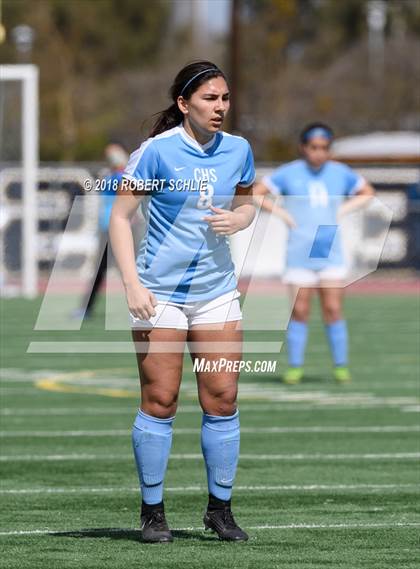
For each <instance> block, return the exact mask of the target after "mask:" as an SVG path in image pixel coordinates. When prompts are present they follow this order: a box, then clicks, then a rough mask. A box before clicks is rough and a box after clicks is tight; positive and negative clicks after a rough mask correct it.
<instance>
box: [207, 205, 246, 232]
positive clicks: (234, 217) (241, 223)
mask: <svg viewBox="0 0 420 569" xmlns="http://www.w3.org/2000/svg"><path fill="white" fill-rule="evenodd" d="M210 209H211V211H212V212H214V215H207V216H206V217H203V221H207V223H208V224H209V225H210V227H211V228H212V229H213V231H214V232H215V233H217V234H218V235H233V234H234V233H236V232H237V231H240V230H241V229H244V228H245V227H247V220H246V218H245V216H244V215H243V214H242V213H239V212H235V211H231V210H229V209H221V208H220V207H214V206H213V205H211V206H210Z"/></svg>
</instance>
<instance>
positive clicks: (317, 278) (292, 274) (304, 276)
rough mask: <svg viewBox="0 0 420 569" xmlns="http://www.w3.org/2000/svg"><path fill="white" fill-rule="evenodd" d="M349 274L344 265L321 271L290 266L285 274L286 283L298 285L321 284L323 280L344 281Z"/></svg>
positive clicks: (284, 280) (310, 285)
mask: <svg viewBox="0 0 420 569" xmlns="http://www.w3.org/2000/svg"><path fill="white" fill-rule="evenodd" d="M346 276H347V268H346V267H344V266H336V267H327V268H326V269H322V270H321V271H314V270H312V269H305V268H303V267H290V268H288V269H286V271H285V272H284V274H283V282H284V283H285V284H293V285H297V286H307V287H312V286H319V285H320V283H321V282H323V281H325V282H331V281H342V280H343V279H345V278H346Z"/></svg>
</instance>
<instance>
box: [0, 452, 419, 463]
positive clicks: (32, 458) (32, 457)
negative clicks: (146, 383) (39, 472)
mask: <svg viewBox="0 0 420 569" xmlns="http://www.w3.org/2000/svg"><path fill="white" fill-rule="evenodd" d="M202 457H203V456H202V454H192V453H185V454H172V455H171V456H170V459H171V460H201V459H202ZM419 458H420V452H399V453H365V454H321V453H317V454H303V453H302V454H241V455H240V459H241V460H242V461H243V460H285V461H295V460H297V461H305V460H307V461H323V460H336V461H341V460H344V461H346V460H404V459H405V460H413V459H419ZM67 460H80V461H82V460H85V461H89V460H94V461H98V460H133V457H132V455H131V454H77V453H74V454H44V455H40V454H16V455H12V454H11V455H3V456H0V462H39V461H53V462H59V461H67Z"/></svg>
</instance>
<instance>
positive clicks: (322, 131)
mask: <svg viewBox="0 0 420 569" xmlns="http://www.w3.org/2000/svg"><path fill="white" fill-rule="evenodd" d="M317 136H319V137H321V138H326V139H327V140H332V138H333V135H332V133H331V132H330V131H329V130H327V129H326V128H324V127H322V126H316V127H314V128H311V130H308V132H306V133H305V134H304V136H303V142H308V141H309V140H311V138H316V137H317Z"/></svg>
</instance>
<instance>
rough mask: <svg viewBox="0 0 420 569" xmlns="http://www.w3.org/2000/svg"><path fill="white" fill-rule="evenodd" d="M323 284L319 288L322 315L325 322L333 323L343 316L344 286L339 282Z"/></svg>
mask: <svg viewBox="0 0 420 569" xmlns="http://www.w3.org/2000/svg"><path fill="white" fill-rule="evenodd" d="M328 285H330V286H326V284H323V286H322V287H320V288H319V298H320V301H321V309H322V316H323V319H324V322H326V323H327V324H331V323H332V322H336V321H337V320H341V319H342V318H343V299H344V288H343V287H342V286H338V285H339V283H328Z"/></svg>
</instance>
